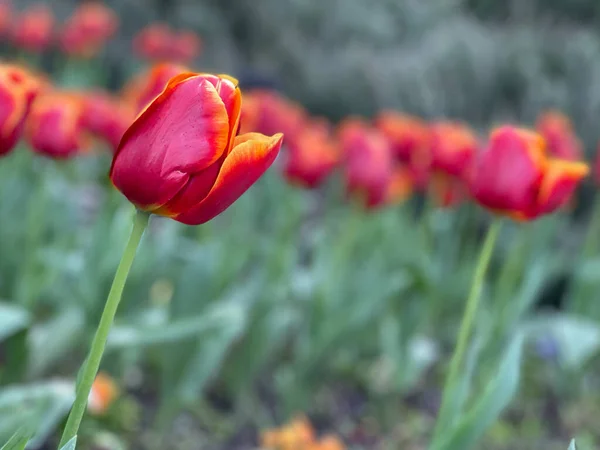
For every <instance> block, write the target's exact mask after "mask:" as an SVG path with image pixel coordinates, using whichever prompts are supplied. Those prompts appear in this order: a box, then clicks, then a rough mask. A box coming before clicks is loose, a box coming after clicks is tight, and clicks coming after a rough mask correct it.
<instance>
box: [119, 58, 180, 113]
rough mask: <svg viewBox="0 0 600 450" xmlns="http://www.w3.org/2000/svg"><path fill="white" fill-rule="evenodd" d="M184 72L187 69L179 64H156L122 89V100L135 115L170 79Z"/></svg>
mask: <svg viewBox="0 0 600 450" xmlns="http://www.w3.org/2000/svg"><path fill="white" fill-rule="evenodd" d="M186 72H189V69H188V68H187V67H185V66H181V65H179V64H171V63H161V64H156V65H155V66H153V67H152V68H151V69H150V70H148V71H147V72H143V73H141V74H139V75H137V76H136V77H135V78H133V79H132V80H131V81H130V82H129V83H127V85H126V86H125V88H124V89H123V98H124V99H125V102H127V103H129V104H130V105H131V106H132V108H134V109H135V111H136V113H137V112H140V111H142V110H143V109H144V108H145V107H146V106H148V105H149V104H150V102H152V100H154V99H155V98H156V97H157V96H158V95H159V94H160V93H161V92H162V91H163V89H164V88H165V87H166V86H167V83H168V82H169V80H170V79H171V78H173V77H174V76H176V75H179V74H181V73H186Z"/></svg>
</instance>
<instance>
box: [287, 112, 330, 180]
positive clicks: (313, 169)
mask: <svg viewBox="0 0 600 450" xmlns="http://www.w3.org/2000/svg"><path fill="white" fill-rule="evenodd" d="M285 156H286V161H285V167H284V175H285V178H286V179H287V180H288V181H289V182H290V183H292V184H297V185H299V186H302V187H305V188H309V189H312V188H316V187H317V186H319V185H320V184H321V183H322V182H323V181H324V180H325V179H326V178H327V176H329V174H330V173H331V172H332V171H333V169H334V168H335V167H336V166H337V164H338V161H339V151H338V147H337V145H336V142H335V140H334V139H333V137H332V136H331V132H330V130H329V126H328V125H327V124H324V123H323V122H319V121H313V122H311V123H309V124H308V125H307V126H306V127H305V128H304V129H303V130H302V132H300V133H299V134H298V135H297V136H296V137H295V138H294V139H292V140H290V143H289V145H288V147H287V152H286V155H285Z"/></svg>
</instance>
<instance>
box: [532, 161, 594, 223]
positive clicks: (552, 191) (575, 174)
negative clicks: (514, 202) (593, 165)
mask: <svg viewBox="0 0 600 450" xmlns="http://www.w3.org/2000/svg"><path fill="white" fill-rule="evenodd" d="M589 170H590V169H589V167H588V166H587V164H585V163H582V162H571V161H566V160H558V159H553V160H550V161H549V162H548V168H547V169H546V173H545V175H544V179H543V181H542V185H541V187H540V192H539V196H538V208H537V213H538V214H547V213H550V212H552V211H554V210H556V209H557V208H560V207H561V206H564V205H565V204H566V203H567V202H568V201H569V200H570V198H571V196H572V195H573V192H574V191H575V189H576V188H577V185H578V183H579V182H580V181H581V180H582V179H583V178H584V177H585V176H587V174H588V173H589Z"/></svg>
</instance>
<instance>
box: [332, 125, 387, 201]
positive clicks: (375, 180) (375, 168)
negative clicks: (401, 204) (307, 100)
mask: <svg viewBox="0 0 600 450" xmlns="http://www.w3.org/2000/svg"><path fill="white" fill-rule="evenodd" d="M338 136H339V140H340V145H341V148H342V153H343V155H344V156H343V160H344V166H345V177H346V190H347V192H348V194H349V195H350V196H352V197H354V198H357V199H359V201H361V203H363V204H364V206H365V207H367V208H375V207H377V206H381V205H383V204H384V203H385V202H386V201H387V200H388V190H389V186H390V183H391V181H392V175H393V173H392V169H393V160H392V155H391V152H390V146H389V144H388V141H387V140H386V139H385V138H384V137H383V136H382V135H381V134H380V133H379V132H378V131H377V130H375V129H374V128H372V127H370V126H369V125H368V124H366V123H365V122H364V121H362V120H360V119H355V118H349V119H346V120H345V121H343V122H342V123H341V124H340V126H339V129H338Z"/></svg>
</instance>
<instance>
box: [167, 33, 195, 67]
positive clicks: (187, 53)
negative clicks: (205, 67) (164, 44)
mask: <svg viewBox="0 0 600 450" xmlns="http://www.w3.org/2000/svg"><path fill="white" fill-rule="evenodd" d="M170 45H171V49H170V55H169V56H170V58H169V60H170V61H176V62H179V63H181V64H189V63H191V62H192V61H193V60H194V59H196V58H197V57H198V55H200V52H201V50H202V41H201V40H200V37H199V36H198V35H197V34H196V33H194V32H193V31H190V30H183V31H179V32H176V33H174V34H173V35H172V36H171V42H170Z"/></svg>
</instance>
